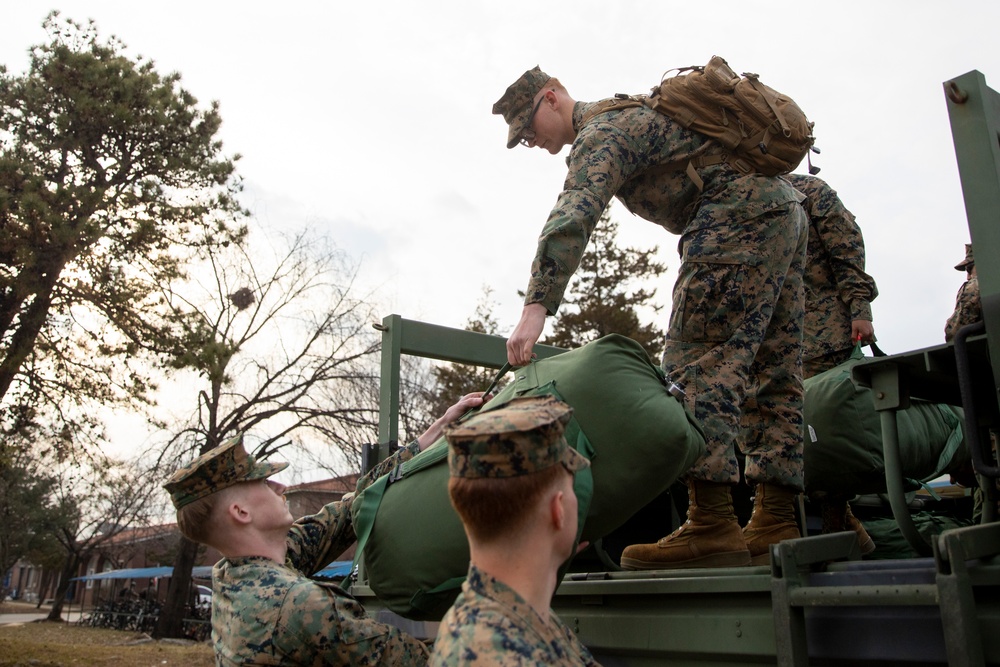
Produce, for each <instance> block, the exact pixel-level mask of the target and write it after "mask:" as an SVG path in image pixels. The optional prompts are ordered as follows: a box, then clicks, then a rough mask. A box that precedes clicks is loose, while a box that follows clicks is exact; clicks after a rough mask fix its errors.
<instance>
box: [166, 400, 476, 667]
mask: <svg viewBox="0 0 1000 667" xmlns="http://www.w3.org/2000/svg"><path fill="white" fill-rule="evenodd" d="M482 401H483V398H482V394H481V393H475V394H468V395H466V396H463V397H462V399H461V400H460V401H459V402H458V403H456V404H455V405H453V406H451V407H450V408H448V410H447V411H446V412H445V414H444V415H443V416H442V417H441V418H440V419H438V420H437V421H435V422H434V424H432V425H431V427H430V428H429V429H428V430H427V431H425V432H424V433H423V434H422V435H421V436H420V437H419V438H417V439H416V440H415V441H413V442H412V443H410V444H409V445H407V446H406V447H404V448H402V449H400V450H399V451H397V452H396V453H395V454H393V455H392V456H391V457H389V458H387V459H386V460H385V461H383V462H382V463H380V464H379V465H378V466H376V467H375V468H374V469H372V470H371V471H370V472H369V473H368V474H367V475H365V476H364V477H362V478H361V479H360V480H359V481H358V485H357V491H358V492H360V491H361V490H362V489H364V488H366V487H367V486H369V485H370V484H371V482H373V481H374V480H375V479H376V478H378V476H379V475H381V474H384V473H387V472H388V471H390V470H391V469H392V468H393V467H394V466H395V465H396V464H398V463H402V462H403V461H406V460H408V459H410V458H412V457H413V456H415V455H416V454H417V453H419V452H420V451H421V450H422V449H424V448H425V447H426V446H427V445H429V444H431V443H433V442H435V441H436V440H437V439H438V438H439V437H440V435H441V432H442V430H443V428H444V425H445V424H447V423H448V422H450V421H452V420H454V419H457V418H458V417H459V416H461V415H462V414H464V413H465V411H466V410H468V409H469V408H472V407H477V406H479V405H481V404H482ZM287 466H288V464H287V463H265V462H257V461H256V460H255V459H254V457H252V456H250V455H248V454H247V452H246V450H245V449H244V447H243V438H242V436H238V437H235V438H232V439H230V440H228V441H226V442H224V443H223V444H221V445H219V446H218V447H215V448H214V449H212V450H210V451H208V452H206V453H205V454H203V455H201V456H200V457H198V458H196V459H195V460H194V461H192V462H191V463H189V464H188V465H186V466H184V467H183V468H181V469H180V470H178V471H177V472H175V473H174V474H173V475H172V476H171V477H170V480H169V481H168V482H167V483H166V484H165V485H164V486H165V488H166V489H167V491H169V492H170V499H171V501H172V502H173V504H174V507H175V508H176V509H177V525H178V527H179V528H180V531H181V533H183V534H184V536H185V537H187V538H188V539H190V540H194V541H196V542H200V543H202V544H207V545H209V546H212V547H215V548H216V549H218V550H219V552H221V553H222V555H223V557H224V558H223V559H222V560H221V561H219V562H218V563H216V564H215V567H214V568H213V569H212V641H213V643H214V648H215V656H216V664H217V665H223V666H226V667H229V666H232V667H235V666H236V665H245V664H255V665H259V664H267V665H314V664H316V665H318V664H323V665H345V666H346V665H360V664H364V665H385V666H386V667H390V666H392V667H395V666H407V665H424V664H426V662H427V655H428V651H427V648H426V647H425V646H424V645H423V644H422V643H421V642H419V641H418V640H417V639H415V638H413V637H410V636H409V635H407V634H405V633H403V632H402V631H400V630H399V629H398V628H396V627H393V626H391V625H386V624H384V623H380V622H378V621H376V620H375V619H373V618H370V617H369V616H368V615H367V613H366V612H365V610H364V608H363V607H362V606H361V604H360V603H358V602H357V601H356V600H355V599H354V598H352V597H351V596H350V595H348V594H347V592H346V591H344V590H342V589H341V588H339V587H338V586H335V585H333V584H330V583H324V582H320V581H314V580H312V579H310V578H309V575H311V574H313V573H314V572H318V571H319V570H321V569H322V568H323V567H325V566H326V565H327V564H329V563H330V562H331V561H332V560H333V559H334V558H336V557H337V556H338V555H339V554H341V553H342V552H343V551H344V550H345V549H347V548H348V547H349V546H350V545H351V544H352V543H354V541H355V540H356V537H355V534H354V525H353V523H352V521H351V502H352V501H353V497H354V494H348V495H346V496H344V498H343V499H342V500H339V501H336V502H333V503H330V504H328V505H326V506H325V507H323V508H322V509H321V510H320V511H319V513H317V514H314V515H312V516H307V517H303V518H301V519H299V520H298V521H293V519H292V515H291V514H290V513H289V511H288V504H287V503H286V502H285V498H284V491H285V487H284V486H283V485H282V484H279V483H277V482H274V481H272V480H269V479H268V477H270V476H271V475H274V474H276V473H278V472H280V471H282V470H284V469H285V467H287Z"/></svg>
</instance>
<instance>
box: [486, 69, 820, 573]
mask: <svg viewBox="0 0 1000 667" xmlns="http://www.w3.org/2000/svg"><path fill="white" fill-rule="evenodd" d="M598 108H600V107H597V106H596V105H595V104H588V103H582V102H577V101H576V100H574V99H573V98H572V97H570V95H569V93H568V92H567V90H566V88H565V87H564V86H563V85H562V84H561V83H560V82H559V81H558V80H557V79H554V78H551V77H549V76H548V75H547V74H545V73H544V72H542V71H541V70H540V69H539V68H538V67H535V68H534V69H531V70H528V71H527V72H525V73H524V74H523V75H522V76H521V77H520V78H519V79H518V80H517V81H515V82H514V83H513V84H512V85H511V86H510V87H508V88H507V91H506V92H505V93H504V95H503V97H501V98H500V100H499V101H498V102H497V103H496V104H495V105H494V106H493V113H495V114H502V115H503V118H504V120H505V121H506V122H507V124H508V125H509V130H508V135H507V147H508V148H513V147H514V146H516V145H517V144H518V143H521V144H522V145H525V146H528V147H535V146H537V147H539V148H543V149H545V150H547V151H548V152H549V153H551V154H553V155H555V154H557V153H558V152H559V151H560V150H561V149H562V148H563V147H564V146H566V145H572V147H571V149H570V153H569V157H568V159H567V163H568V166H569V170H568V173H567V176H566V181H565V184H564V186H563V191H562V192H561V193H560V195H559V198H558V200H557V202H556V205H555V207H554V208H553V209H552V211H551V213H550V214H549V217H548V220H547V222H546V223H545V226H544V227H543V229H542V233H541V236H540V238H539V241H538V247H537V250H536V253H535V258H534V260H533V262H532V265H531V277H530V279H529V282H528V288H527V290H526V297H525V305H524V308H523V311H522V313H521V318H520V320H519V322H518V324H517V326H516V327H515V329H514V331H513V333H512V334H511V336H510V338H509V339H508V341H507V358H508V361H509V362H510V363H511V364H513V365H519V366H521V365H525V364H527V363H528V362H529V361H530V360H531V358H532V348H533V346H534V345H535V343H536V342H537V341H538V338H539V336H540V335H541V333H542V329H543V328H544V325H545V318H546V316H548V315H551V314H554V313H555V312H556V310H557V308H558V307H559V304H560V302H561V301H562V298H563V293H564V292H565V290H566V287H567V284H568V282H569V280H570V278H571V277H572V275H573V273H574V272H575V271H576V269H577V267H578V266H579V263H580V259H581V257H582V255H583V253H584V250H585V248H586V245H587V242H588V240H589V239H590V235H591V233H592V231H593V229H594V226H595V225H596V223H597V220H598V218H599V217H600V215H601V213H602V212H603V211H604V209H605V207H606V206H607V205H608V203H609V202H610V200H611V198H612V197H618V198H619V199H620V200H621V201H622V202H623V203H624V204H625V206H626V207H628V209H629V210H630V211H632V212H633V213H635V214H637V215H639V216H641V217H643V218H646V219H647V220H650V221H652V222H654V223H656V224H659V225H661V226H663V227H664V228H665V229H666V230H667V231H670V232H672V233H675V234H680V236H681V240H680V247H679V250H680V254H681V266H680V269H679V275H678V278H677V282H676V284H675V286H674V292H673V304H672V312H671V315H670V324H669V328H668V334H667V342H666V348H665V351H664V354H663V368H664V370H665V371H666V372H667V374H668V376H669V377H670V379H671V381H673V382H675V383H677V384H678V385H679V386H680V387H682V388H683V391H684V396H683V400H684V403H685V406H686V407H687V409H688V410H690V412H691V413H692V414H693V415H694V417H695V419H697V421H698V422H699V423H700V424H701V426H702V427H703V429H704V431H705V434H706V441H707V448H706V451H705V453H704V455H703V456H702V457H701V458H700V459H699V461H698V462H697V463H696V464H695V465H694V467H692V469H691V470H690V471H689V472H688V473H687V476H686V477H687V480H686V481H687V484H688V500H689V507H688V517H687V521H686V522H685V524H684V525H683V526H681V527H680V528H679V529H678V530H676V531H674V532H673V533H672V534H671V535H668V536H667V537H665V538H663V539H661V540H659V541H658V542H657V543H655V544H646V545H632V546H630V547H628V548H627V549H626V550H625V552H624V554H623V557H622V565H623V567H626V568H631V569H656V568H682V567H727V566H738V565H746V564H748V563H750V562H751V560H752V559H754V560H758V561H759V560H760V559H764V561H765V562H766V559H767V558H768V546H769V545H770V544H771V543H773V542H778V541H780V540H782V539H788V538H791V537H797V536H798V535H799V531H798V526H797V524H796V523H795V515H794V498H795V497H796V496H797V494H798V493H799V492H801V490H802V488H803V479H802V368H801V348H802V308H803V293H802V272H803V263H804V260H805V251H806V226H807V224H808V221H807V219H806V216H805V213H804V211H803V210H802V207H801V206H800V205H799V202H800V201H801V200H802V195H801V194H799V193H798V192H797V191H796V190H795V189H794V188H793V187H792V186H791V185H790V184H789V183H788V181H786V180H784V179H782V178H777V177H767V176H763V175H760V174H755V173H750V174H741V173H739V172H737V171H736V170H735V169H733V168H732V167H730V166H729V165H728V164H727V163H725V162H721V163H718V164H713V165H709V166H703V167H700V168H697V170H696V173H697V176H698V177H699V180H700V181H702V187H701V188H699V186H698V184H696V183H695V181H694V179H692V178H691V177H690V176H689V175H688V174H687V173H686V172H685V171H684V169H683V168H681V169H679V170H676V169H662V168H660V167H662V166H663V165H667V164H677V163H679V162H686V161H688V160H689V159H692V158H695V157H697V156H700V155H703V154H705V153H706V152H707V151H709V150H711V149H712V148H713V147H714V143H713V142H711V141H710V140H709V139H708V138H707V137H705V136H704V135H702V134H699V133H697V132H693V131H689V130H686V129H684V128H683V127H682V126H681V125H680V124H679V123H677V122H675V121H674V120H673V119H671V118H669V117H668V116H666V115H664V114H662V113H659V112H658V111H654V110H652V109H650V108H647V107H645V106H632V107H628V108H618V109H616V108H611V109H610V110H607V111H606V112H604V113H597V114H593V115H591V114H588V112H589V111H593V110H595V109H598ZM748 397H749V398H750V399H752V400H747V399H748ZM737 444H739V446H741V447H742V448H743V450H744V451H745V452H746V454H747V461H746V477H747V479H748V480H749V481H750V482H751V483H755V484H756V485H757V490H756V495H757V496H758V498H759V501H760V502H759V503H758V506H757V507H756V508H755V512H754V514H753V516H752V517H751V520H750V522H749V524H748V525H747V526H746V528H744V529H743V530H742V531H741V529H740V526H739V523H738V521H737V519H736V515H735V513H734V511H733V503H732V494H731V489H732V487H733V485H735V484H736V483H737V482H738V481H739V469H738V463H737V460H736V456H735V451H736V450H735V448H736V446H737Z"/></svg>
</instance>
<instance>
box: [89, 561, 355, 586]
mask: <svg viewBox="0 0 1000 667" xmlns="http://www.w3.org/2000/svg"><path fill="white" fill-rule="evenodd" d="M173 573H174V568H172V567H133V568H126V569H124V570H109V571H107V572H99V573H97V574H88V575H87V576H84V577H73V579H72V580H73V581H90V580H92V579H152V578H153V577H169V576H171V575H172V574H173ZM350 573H351V561H349V560H337V561H334V562H332V563H330V564H329V565H327V566H326V567H324V568H323V569H322V570H320V571H319V572H317V573H316V574H315V575H314V576H317V577H324V578H327V579H339V578H341V577H346V576H347V575H348V574H350ZM191 576H192V577H194V578H195V579H211V578H212V566H211V565H199V566H198V567H194V568H192V569H191Z"/></svg>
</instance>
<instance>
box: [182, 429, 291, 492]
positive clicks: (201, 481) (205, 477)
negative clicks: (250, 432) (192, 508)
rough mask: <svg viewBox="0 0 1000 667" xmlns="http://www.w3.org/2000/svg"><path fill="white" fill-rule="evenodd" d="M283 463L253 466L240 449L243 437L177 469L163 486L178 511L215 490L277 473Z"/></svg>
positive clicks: (238, 436)
mask: <svg viewBox="0 0 1000 667" xmlns="http://www.w3.org/2000/svg"><path fill="white" fill-rule="evenodd" d="M287 467H288V464H287V463H257V461H256V460H255V459H254V457H252V456H250V455H249V454H247V451H246V449H244V448H243V434H242V433H241V434H240V435H237V436H236V437H234V438H230V439H229V440H226V441H225V442H223V443H222V444H221V445H219V446H218V447H215V448H213V449H210V450H209V451H207V452H205V453H204V454H202V455H201V456H199V457H198V458H196V459H195V460H194V461H192V462H191V463H189V464H187V465H186V466H184V467H183V468H180V469H179V470H177V471H176V472H175V473H174V474H173V475H171V476H170V479H169V480H167V483H166V484H164V485H163V488H165V489H166V490H167V491H169V492H170V500H171V502H173V504H174V507H175V508H176V509H180V508H182V507H184V506H185V505H187V504H189V503H193V502H194V501H196V500H198V499H199V498H204V497H205V496H208V495H211V494H213V493H215V492H216V491H221V490H222V489H224V488H226V487H228V486H233V485H234V484H239V483H240V482H248V481H250V480H254V479H264V478H266V477H270V476H271V475H274V474H276V473H279V472H281V471H282V470H284V469H285V468H287Z"/></svg>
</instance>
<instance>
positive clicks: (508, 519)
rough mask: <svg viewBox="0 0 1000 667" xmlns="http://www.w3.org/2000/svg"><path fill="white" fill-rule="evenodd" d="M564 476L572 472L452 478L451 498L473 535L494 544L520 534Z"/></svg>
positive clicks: (557, 467)
mask: <svg viewBox="0 0 1000 667" xmlns="http://www.w3.org/2000/svg"><path fill="white" fill-rule="evenodd" d="M562 474H569V473H568V472H567V471H566V469H565V468H563V466H561V465H555V466H550V467H548V468H546V469H544V470H541V471H539V472H534V473H529V474H527V475H519V476H517V477H505V478H499V479H498V478H492V477H489V478H478V479H466V478H464V477H452V478H451V479H449V480H448V495H449V496H450V497H451V504H452V507H454V508H455V511H456V512H458V516H459V517H460V518H461V519H462V523H463V524H465V529H466V530H467V531H468V532H469V536H470V537H471V538H472V539H474V540H476V541H478V542H482V543H492V542H496V541H498V540H500V539H503V538H506V537H508V536H510V535H512V534H514V533H516V532H517V531H519V530H520V529H521V528H522V527H523V526H524V524H525V522H526V521H527V520H528V518H529V517H530V515H531V509H532V508H533V507H534V506H535V505H537V504H538V502H539V500H541V498H542V496H543V495H544V494H545V492H546V491H548V490H549V489H551V488H553V487H554V486H555V485H556V482H557V481H558V479H559V476H560V475H562Z"/></svg>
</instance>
